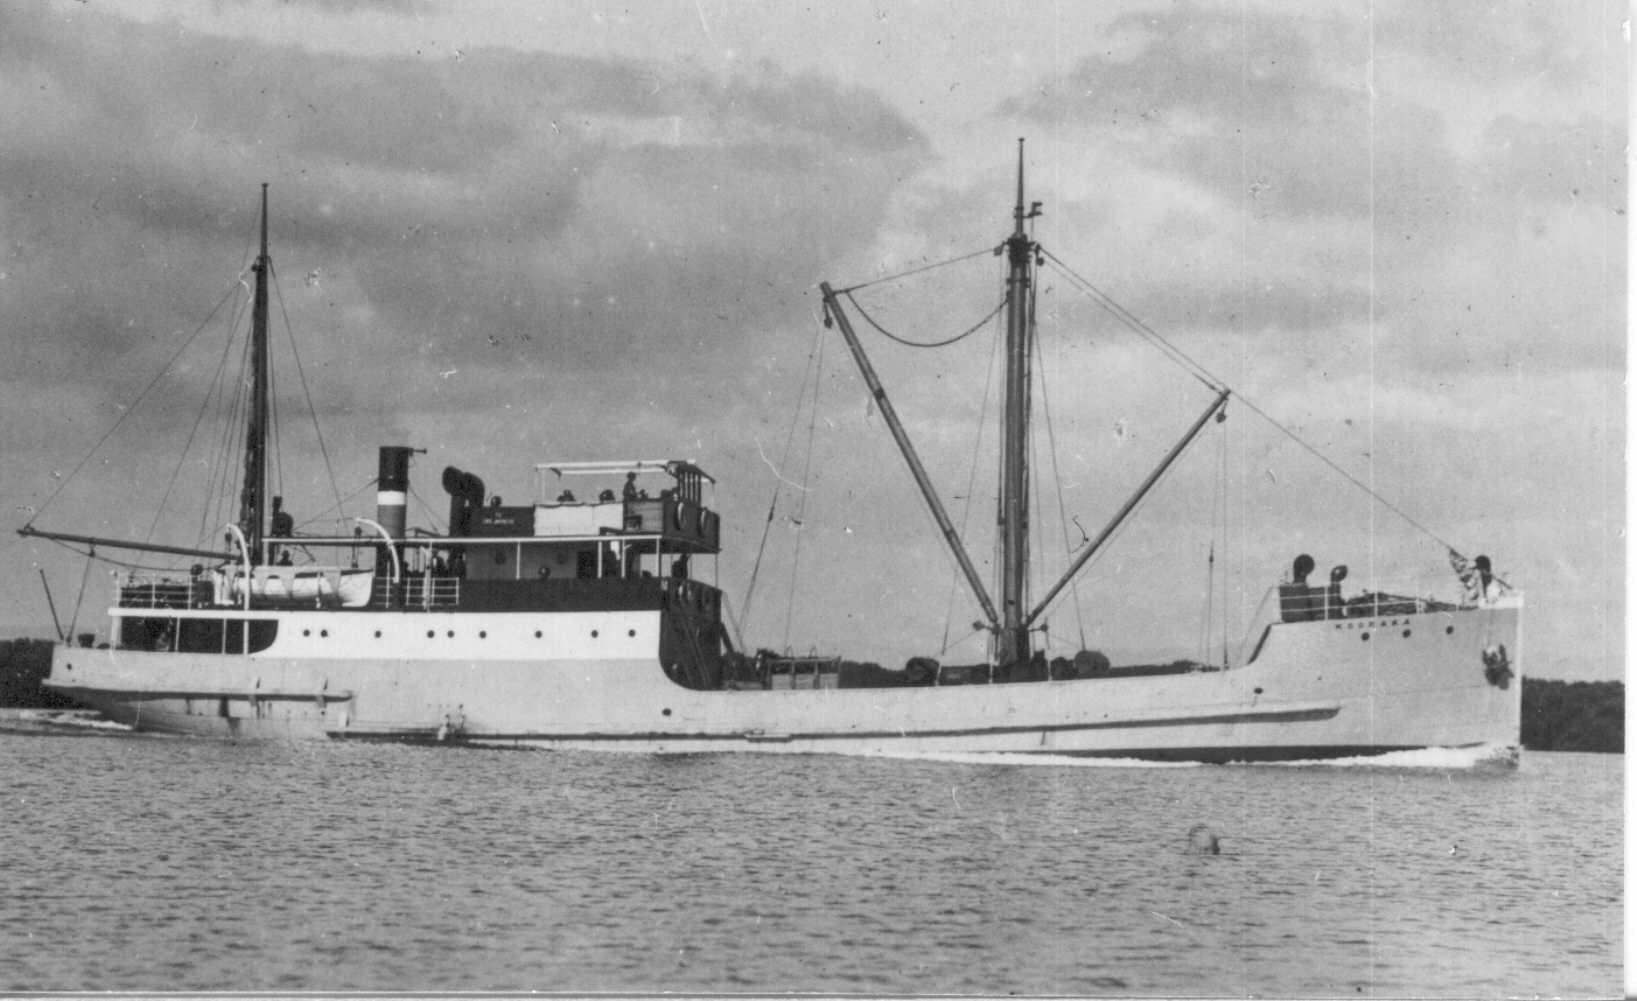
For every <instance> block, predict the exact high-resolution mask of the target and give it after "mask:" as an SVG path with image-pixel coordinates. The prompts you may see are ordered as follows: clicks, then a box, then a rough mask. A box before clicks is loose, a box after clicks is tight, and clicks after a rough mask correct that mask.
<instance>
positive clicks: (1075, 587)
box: [1034, 336, 1086, 650]
mask: <svg viewBox="0 0 1637 1001" xmlns="http://www.w3.org/2000/svg"><path fill="white" fill-rule="evenodd" d="M1034 340H1035V343H1034V349H1035V360H1036V361H1037V362H1038V363H1039V368H1040V410H1041V412H1042V413H1043V414H1045V417H1046V440H1047V443H1048V445H1049V446H1050V454H1051V458H1052V482H1053V483H1054V484H1056V487H1057V518H1058V522H1059V523H1060V524H1061V525H1062V527H1063V551H1064V552H1065V553H1073V552H1074V551H1075V550H1076V549H1078V548H1079V547H1078V546H1074V545H1072V544H1071V540H1070V539H1069V514H1068V506H1067V505H1066V504H1065V503H1064V501H1063V476H1062V473H1061V471H1060V469H1059V467H1058V464H1057V432H1056V430H1055V428H1054V427H1053V426H1052V407H1051V401H1050V400H1049V399H1048V398H1047V396H1046V358H1045V355H1044V353H1043V351H1042V348H1041V346H1040V338H1039V337H1038V336H1037V337H1036V338H1035V339H1034ZM1082 544H1083V543H1082ZM1069 595H1070V599H1071V604H1072V605H1073V606H1074V618H1075V625H1076V626H1077V627H1078V629H1079V631H1080V649H1082V650H1084V649H1086V621H1085V613H1084V612H1083V611H1082V610H1081V608H1080V580H1079V576H1078V575H1076V577H1075V579H1074V580H1072V581H1070V582H1069Z"/></svg>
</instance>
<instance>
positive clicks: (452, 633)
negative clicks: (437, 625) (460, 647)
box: [449, 629, 455, 639]
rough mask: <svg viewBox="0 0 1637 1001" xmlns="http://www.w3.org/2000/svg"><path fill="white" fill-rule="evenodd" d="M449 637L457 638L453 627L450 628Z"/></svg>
mask: <svg viewBox="0 0 1637 1001" xmlns="http://www.w3.org/2000/svg"><path fill="white" fill-rule="evenodd" d="M449 638H450V639H454V638H455V631H454V630H453V629H451V630H449Z"/></svg>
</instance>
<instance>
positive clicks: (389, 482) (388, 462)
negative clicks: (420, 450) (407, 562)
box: [375, 445, 415, 539]
mask: <svg viewBox="0 0 1637 1001" xmlns="http://www.w3.org/2000/svg"><path fill="white" fill-rule="evenodd" d="M414 451H415V450H414V449H412V448H406V447H404V446H402V445H382V446H381V467H380V474H379V475H378V476H377V477H376V481H375V482H376V493H375V520H376V521H378V522H380V523H381V527H382V528H384V529H386V530H387V534H388V535H390V536H392V537H393V538H394V539H401V538H403V537H404V526H405V523H406V521H407V517H408V513H409V456H410V455H411V454H412V453H413V452H414Z"/></svg>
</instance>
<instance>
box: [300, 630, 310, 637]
mask: <svg viewBox="0 0 1637 1001" xmlns="http://www.w3.org/2000/svg"><path fill="white" fill-rule="evenodd" d="M312 634H313V631H312V630H311V629H303V630H302V631H301V635H303V636H311V635H312Z"/></svg>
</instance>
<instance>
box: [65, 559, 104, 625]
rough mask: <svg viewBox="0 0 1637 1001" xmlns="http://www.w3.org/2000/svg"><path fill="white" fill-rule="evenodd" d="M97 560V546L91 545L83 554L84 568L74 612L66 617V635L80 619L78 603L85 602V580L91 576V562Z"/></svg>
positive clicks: (81, 572) (81, 573)
mask: <svg viewBox="0 0 1637 1001" xmlns="http://www.w3.org/2000/svg"><path fill="white" fill-rule="evenodd" d="M96 560H97V547H96V546H92V547H91V548H90V550H89V551H88V552H87V553H86V554H85V569H84V570H81V571H80V593H79V596H78V597H76V598H75V599H74V612H73V614H72V615H70V616H69V617H68V635H69V636H73V635H74V627H75V626H76V625H77V624H78V623H79V621H80V605H81V604H83V603H84V602H85V581H86V579H87V578H88V577H90V576H91V564H92V563H95V562H96Z"/></svg>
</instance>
